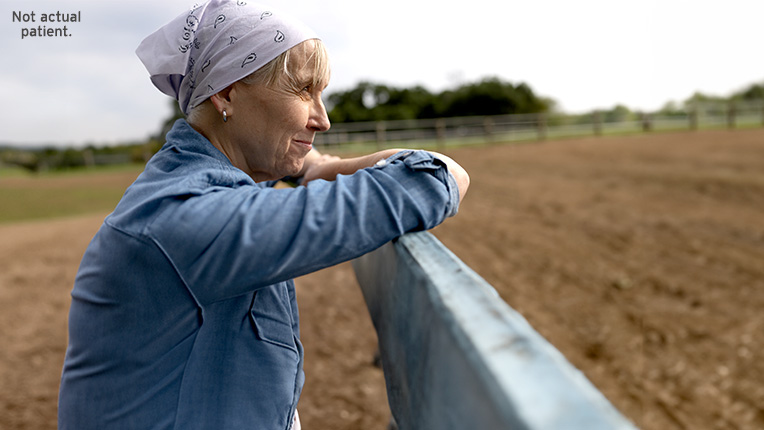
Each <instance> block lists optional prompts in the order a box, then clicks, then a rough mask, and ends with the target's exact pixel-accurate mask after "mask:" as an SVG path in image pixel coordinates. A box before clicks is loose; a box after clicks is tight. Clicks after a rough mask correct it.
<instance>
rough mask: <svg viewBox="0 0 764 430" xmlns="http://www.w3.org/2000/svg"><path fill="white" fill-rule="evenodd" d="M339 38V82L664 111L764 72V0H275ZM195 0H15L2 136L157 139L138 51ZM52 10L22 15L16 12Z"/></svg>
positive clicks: (161, 111)
mask: <svg viewBox="0 0 764 430" xmlns="http://www.w3.org/2000/svg"><path fill="white" fill-rule="evenodd" d="M260 2H262V3H266V4H269V5H271V6H273V7H276V8H278V9H281V10H284V11H286V12H290V13H292V14H293V15H296V16H298V17H299V18H300V19H302V20H303V21H305V22H306V23H308V24H309V25H310V26H311V27H313V28H314V29H315V30H316V31H317V32H318V34H319V35H320V36H321V37H322V39H324V41H325V42H326V44H327V45H328V47H329V51H330V56H331V60H332V83H331V84H330V86H329V88H328V89H327V93H331V92H332V91H333V90H334V91H337V90H344V89H348V88H351V87H353V86H354V85H355V84H356V83H358V82H359V81H360V80H370V81H372V82H378V83H385V84H388V85H395V86H413V85H424V86H425V87H427V88H428V89H430V90H431V91H441V90H443V89H446V88H449V87H453V86H456V85H459V84H462V83H465V82H474V81H476V80H478V79H480V78H483V77H487V76H498V77H500V78H502V79H504V80H507V81H510V82H513V83H519V82H525V83H527V84H528V85H530V87H531V88H532V89H533V90H534V91H535V92H536V93H538V94H540V95H543V96H546V97H550V98H552V99H554V100H556V101H557V103H558V106H559V107H560V108H561V109H562V110H564V111H568V112H581V111H587V110H591V109H595V108H610V107H612V106H614V105H616V104H619V103H620V104H625V105H626V106H628V107H630V108H632V109H641V110H653V109H658V108H660V107H661V106H662V105H663V104H664V103H666V102H667V101H669V100H675V101H681V100H684V99H686V98H687V97H689V96H691V95H692V94H693V93H694V92H695V91H702V92H704V93H709V94H715V95H723V96H726V95H729V94H730V93H732V92H734V91H737V90H739V89H742V88H744V87H746V86H748V85H750V84H751V83H755V82H764V55H762V54H761V50H762V48H761V46H762V36H761V18H762V17H763V16H764V1H762V0H726V1H723V2H722V1H709V0H695V1H689V0H687V1H685V0H639V1H632V0H578V1H571V0H533V1H527V0H525V1H514V0H469V1H464V2H456V1H450V0H387V1H384V2H368V1H363V0H323V1H322V0H310V1H309V0H273V1H270V2H268V1H264V0H261V1H260ZM193 3H194V0H129V1H128V0H119V1H117V0H0V46H2V53H1V54H0V55H1V56H0V89H2V94H3V95H4V96H5V97H4V103H3V104H2V107H0V109H1V110H0V114H1V115H0V143H16V144H36V143H53V144H58V145H67V144H75V145H81V144H86V143H96V144H104V143H117V142H123V141H129V140H141V139H145V138H146V137H147V136H149V135H150V134H152V133H154V132H155V131H156V130H157V129H158V128H159V125H160V124H161V122H162V121H163V120H164V119H165V118H166V117H167V116H168V115H169V112H170V108H169V102H168V99H167V97H166V96H164V95H163V94H161V93H160V92H159V91H157V90H156V89H155V88H154V87H153V86H152V85H151V83H150V81H149V79H148V75H147V72H146V71H145V69H144V68H143V65H142V64H141V63H140V61H139V60H138V58H137V57H136V56H135V53H134V51H135V48H136V47H137V46H138V44H139V43H140V41H141V40H142V39H143V38H144V37H145V36H147V35H148V34H150V33H151V32H153V31H154V30H156V29H157V28H159V27H160V26H162V25H164V24H165V23H166V22H168V21H169V20H171V19H172V18H174V17H175V16H177V15H179V14H180V13H181V12H183V11H184V10H187V9H188V7H189V6H190V5H191V4H193ZM14 11H15V12H17V13H19V12H21V13H25V14H26V13H31V12H35V13H36V18H37V22H35V23H32V22H26V23H24V22H14V21H13V12H14ZM57 11H60V12H61V13H64V14H69V13H77V12H80V16H81V20H82V21H81V22H78V23H77V22H75V23H69V24H50V23H47V25H48V26H50V27H57V26H60V25H67V28H68V32H69V33H70V34H71V36H70V37H28V38H26V39H24V40H22V39H21V32H22V29H23V28H27V27H32V26H34V27H37V26H39V25H46V23H41V22H39V21H40V20H39V15H40V14H41V13H55V12H57Z"/></svg>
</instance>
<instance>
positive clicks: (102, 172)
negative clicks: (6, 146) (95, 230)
mask: <svg viewBox="0 0 764 430" xmlns="http://www.w3.org/2000/svg"><path fill="white" fill-rule="evenodd" d="M142 169H143V166H142V165H121V166H111V167H105V168H104V167H99V168H90V169H76V170H71V171H64V172H51V173H41V174H32V173H28V172H26V171H23V170H18V169H0V208H2V210H0V223H8V222H14V221H26V220H37V219H45V218H55V217H62V216H72V215H81V214H87V213H93V212H103V211H110V210H111V209H113V208H114V206H116V204H117V202H119V199H120V198H121V197H122V194H123V193H124V192H125V189H126V188H127V187H128V186H129V185H130V183H132V181H133V180H135V178H136V177H137V176H138V174H139V173H140V172H141V170H142Z"/></svg>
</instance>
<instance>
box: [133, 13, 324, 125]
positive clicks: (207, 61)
mask: <svg viewBox="0 0 764 430" xmlns="http://www.w3.org/2000/svg"><path fill="white" fill-rule="evenodd" d="M316 38H318V37H317V36H316V34H315V33H314V32H313V30H311V29H310V28H308V27H306V26H305V25H304V24H302V23H301V22H299V21H297V20H295V19H293V18H291V17H289V16H287V15H284V14H281V13H279V12H276V11H274V10H273V9H270V8H267V7H265V6H262V5H258V4H254V3H251V2H250V1H249V0H246V1H245V0H238V1H237V0H210V1H207V2H205V3H203V4H201V5H194V7H193V8H192V9H191V10H189V11H188V12H185V13H183V14H181V15H179V16H178V17H177V18H175V19H174V20H172V21H170V22H169V23H168V24H167V25H165V26H164V27H162V28H160V29H159V30H157V31H156V32H154V33H152V34H151V35H149V36H148V37H147V38H145V39H144V40H143V42H141V44H140V46H138V49H137V50H136V51H135V53H136V54H137V55H138V58H140V59H141V61H142V62H143V64H144V65H145V66H146V69H148V71H149V73H150V74H151V82H153V83H154V85H155V86H156V87H157V88H159V90H160V91H162V92H163V93H165V94H167V95H169V96H170V97H174V98H175V99H176V100H178V104H179V105H180V109H181V110H182V111H183V113H185V114H186V115H188V113H189V112H190V111H191V109H192V108H193V107H195V106H197V105H199V104H200V103H202V102H203V101H204V100H206V99H207V98H209V97H210V96H212V95H213V94H215V93H217V92H219V91H221V90H223V89H225V88H226V87H228V86H229V85H231V84H232V83H234V82H236V81H238V80H240V79H242V78H244V77H246V76H248V75H250V74H251V73H252V72H254V71H255V70H257V69H259V68H260V67H262V66H264V65H265V64H267V63H268V62H269V61H271V60H273V59H274V58H276V57H278V56H279V55H280V54H282V53H284V52H286V51H288V50H289V49H290V48H292V47H294V46H295V45H298V44H300V43H302V42H304V41H306V40H308V39H316Z"/></svg>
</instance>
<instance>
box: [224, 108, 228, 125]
mask: <svg viewBox="0 0 764 430" xmlns="http://www.w3.org/2000/svg"><path fill="white" fill-rule="evenodd" d="M223 122H228V113H226V111H225V109H223Z"/></svg>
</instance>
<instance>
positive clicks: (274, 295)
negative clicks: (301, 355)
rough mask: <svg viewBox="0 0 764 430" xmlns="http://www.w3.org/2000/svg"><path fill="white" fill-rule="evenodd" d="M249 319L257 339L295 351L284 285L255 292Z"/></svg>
mask: <svg viewBox="0 0 764 430" xmlns="http://www.w3.org/2000/svg"><path fill="white" fill-rule="evenodd" d="M249 319H250V321H251V322H252V327H253V328H254V330H255V334H256V335H257V338H258V339H260V340H262V341H264V342H269V343H272V344H275V345H279V346H283V347H284V348H289V349H291V350H294V351H295V352H296V351H297V346H296V345H295V342H294V331H293V330H292V308H291V306H290V305H289V293H288V292H287V288H286V285H285V284H284V283H279V284H276V285H271V286H269V287H266V288H261V289H259V290H257V291H255V298H254V299H253V300H252V307H251V308H250V310H249Z"/></svg>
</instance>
